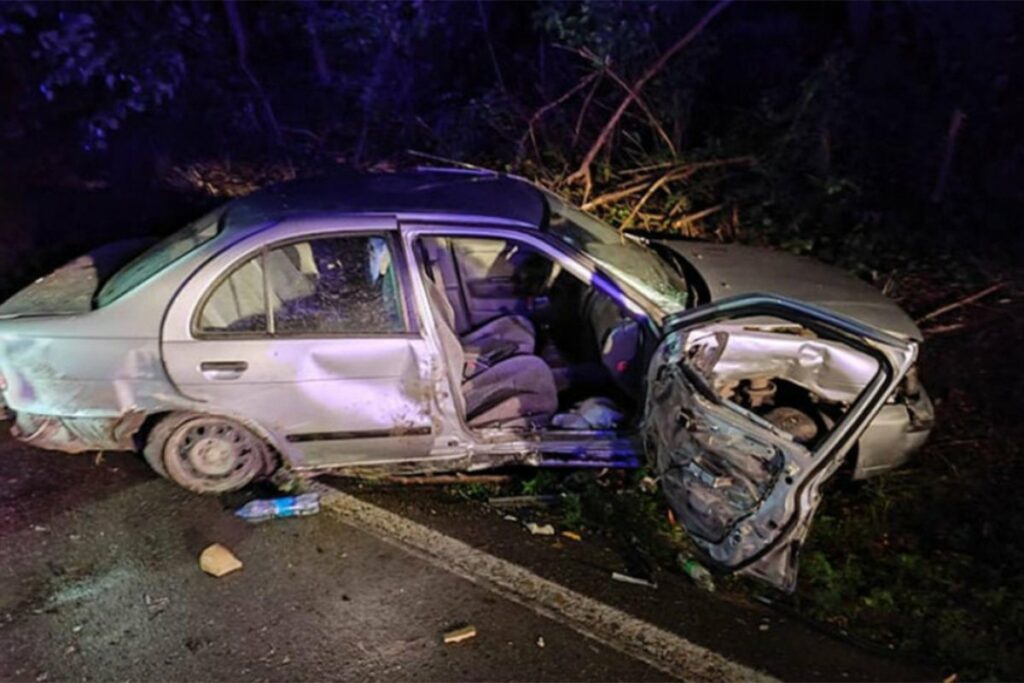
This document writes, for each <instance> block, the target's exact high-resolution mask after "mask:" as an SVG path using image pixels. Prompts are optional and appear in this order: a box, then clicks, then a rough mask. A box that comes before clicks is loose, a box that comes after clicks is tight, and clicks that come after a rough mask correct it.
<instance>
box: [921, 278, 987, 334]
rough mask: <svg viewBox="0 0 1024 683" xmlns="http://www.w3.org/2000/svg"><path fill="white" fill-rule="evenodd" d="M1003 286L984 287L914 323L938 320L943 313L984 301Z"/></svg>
mask: <svg viewBox="0 0 1024 683" xmlns="http://www.w3.org/2000/svg"><path fill="white" fill-rule="evenodd" d="M1005 286H1006V283H1005V282H997V283H996V284H994V285H992V286H990V287H986V288H985V289H983V290H981V291H980V292H975V293H974V294H971V295H970V296H965V297H964V298H962V299H958V300H957V301H954V302H953V303H951V304H946V305H945V306H940V307H939V308H936V309H935V310H934V311H932V312H931V313H928V314H927V315H923V316H921V317H920V318H918V319H917V320H915V321H914V322H915V323H917V324H918V325H920V324H921V323H923V322H924V321H926V320H931V319H932V318H938V317H939V316H940V315H943V314H945V313H949V312H950V311H955V310H956V309H958V308H961V307H963V306H966V305H968V304H973V303H974V302H975V301H978V300H979V299H984V298H985V297H986V296H988V295H989V294H992V293H994V292H998V291H999V290H1000V289H1002V288H1003V287H1005Z"/></svg>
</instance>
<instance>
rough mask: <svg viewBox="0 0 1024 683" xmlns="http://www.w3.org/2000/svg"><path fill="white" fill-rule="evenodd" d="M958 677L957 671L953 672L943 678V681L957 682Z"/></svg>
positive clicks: (943, 682)
mask: <svg viewBox="0 0 1024 683" xmlns="http://www.w3.org/2000/svg"><path fill="white" fill-rule="evenodd" d="M956 679H957V674H956V673H951V674H949V675H948V676H946V677H945V678H943V679H942V683H956Z"/></svg>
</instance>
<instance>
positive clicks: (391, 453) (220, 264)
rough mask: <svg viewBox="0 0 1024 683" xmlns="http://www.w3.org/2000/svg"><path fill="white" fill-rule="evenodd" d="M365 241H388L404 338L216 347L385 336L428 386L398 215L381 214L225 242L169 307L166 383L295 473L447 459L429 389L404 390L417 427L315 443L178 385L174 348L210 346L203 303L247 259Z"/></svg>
mask: <svg viewBox="0 0 1024 683" xmlns="http://www.w3.org/2000/svg"><path fill="white" fill-rule="evenodd" d="M366 234H374V235H381V234H383V235H385V236H386V237H387V238H388V241H389V246H390V248H391V251H392V254H391V260H392V264H393V267H394V268H395V269H396V274H397V276H398V281H399V289H400V290H401V292H400V301H401V306H402V310H403V315H404V318H405V321H406V331H405V332H396V333H388V334H376V333H372V334H359V333H355V332H352V333H344V334H341V333H331V334H313V335H287V336H281V337H271V336H270V335H269V334H267V333H258V334H254V335H245V334H239V335H225V336H219V337H218V338H217V339H216V340H213V341H218V342H231V341H234V342H236V343H238V344H242V343H245V342H246V341H247V340H255V341H259V342H262V343H263V344H264V345H270V344H275V343H283V344H290V343H298V342H304V341H305V342H309V341H316V340H319V341H321V342H322V343H323V344H324V345H328V344H329V343H330V341H331V340H337V341H338V342H339V343H344V342H345V341H351V340H353V339H355V340H360V341H363V342H370V341H372V340H373V339H376V338H382V337H387V338H388V339H389V340H403V341H404V342H406V344H405V346H407V347H408V349H409V353H411V354H413V355H414V356H415V359H416V360H415V364H416V366H417V371H418V372H419V375H420V376H419V377H418V378H415V379H413V378H411V379H410V381H409V383H410V384H414V383H416V381H418V380H422V382H423V383H430V376H429V372H430V368H432V367H433V366H435V365H436V364H437V359H436V358H435V357H434V356H433V355H432V352H431V350H430V347H429V345H428V344H427V342H426V339H425V337H424V333H423V325H422V321H421V317H420V315H419V311H418V310H417V303H416V299H415V297H414V296H413V294H412V290H411V286H410V279H411V278H410V273H409V271H408V261H407V258H406V255H405V252H404V245H403V242H402V240H401V237H400V234H399V230H398V223H397V220H396V219H395V218H394V217H393V216H381V215H374V216H369V215H365V216H364V215H354V216H337V215H330V216H325V215H312V216H298V217H294V218H287V219H284V220H281V221H278V222H275V223H271V224H268V225H267V226H264V227H263V228H260V229H257V230H254V231H246V232H245V233H244V234H242V235H240V236H239V238H237V239H235V240H233V241H231V242H229V243H227V244H226V245H225V246H224V247H223V248H222V249H220V250H219V251H218V252H217V253H216V254H214V255H212V256H211V257H210V258H208V259H207V260H206V261H205V262H204V263H202V264H201V265H200V266H198V267H197V268H196V270H195V271H194V272H193V273H192V275H191V276H190V277H189V278H188V279H187V280H186V281H185V282H184V283H183V284H182V286H181V287H180V288H179V289H178V291H177V292H176V293H175V296H174V297H173V298H172V299H171V302H170V303H169V304H168V307H167V309H166V311H165V314H164V319H163V322H162V325H161V335H160V347H161V358H162V361H163V364H164V367H165V370H166V374H167V376H168V377H169V378H171V381H172V382H173V383H174V384H175V387H176V389H177V390H178V392H179V393H180V394H181V395H182V396H183V397H185V398H186V403H187V405H188V406H189V407H190V408H191V409H193V410H194V409H196V408H197V407H201V411H202V412H210V413H215V414H219V415H225V416H228V417H234V418H236V419H239V420H240V421H243V422H244V423H246V424H249V425H251V426H254V427H257V428H258V431H260V432H261V433H262V434H263V435H264V437H265V438H268V439H269V440H271V441H272V443H273V445H274V446H275V447H276V448H277V449H278V450H279V451H280V452H281V453H282V455H283V456H284V457H285V458H286V460H287V461H288V462H289V464H290V465H291V466H292V467H293V468H295V469H297V470H315V469H321V468H324V469H329V468H330V469H333V468H336V467H343V466H356V465H370V464H382V463H388V462H394V461H396V460H400V461H408V460H424V459H429V458H431V457H435V456H443V455H445V454H444V453H443V452H441V451H443V449H440V450H439V449H437V448H435V446H436V445H437V440H438V439H437V433H436V432H437V430H436V428H435V427H436V425H435V423H436V420H435V411H434V410H433V401H431V400H430V399H429V394H430V393H432V392H431V391H430V390H429V387H423V386H419V388H414V389H409V390H408V391H406V390H405V388H404V386H403V392H404V395H408V396H409V399H410V401H416V402H418V403H417V405H421V406H422V408H423V410H424V413H423V415H421V416H420V418H418V419H417V420H416V424H415V425H414V424H411V420H410V424H403V423H401V422H396V423H395V424H393V425H392V426H391V427H390V428H385V429H380V430H372V431H373V433H353V432H350V431H346V430H344V429H339V430H333V431H328V430H324V431H323V432H321V433H317V434H315V435H313V437H310V436H309V435H308V434H302V433H295V432H294V431H291V430H289V429H288V428H287V427H285V426H282V425H281V424H278V423H276V422H275V421H274V420H272V419H265V418H264V419H257V418H254V417H253V416H252V415H251V414H247V413H246V411H244V410H239V409H238V408H237V407H236V406H233V405H230V402H228V401H223V400H214V401H211V400H209V399H204V398H203V397H202V396H196V395H195V389H194V387H191V388H190V387H188V386H182V384H181V382H180V381H179V380H176V379H175V375H176V374H177V375H178V377H181V373H180V372H178V373H176V372H174V370H173V366H174V365H175V364H176V360H175V359H174V357H173V356H174V354H175V353H176V350H175V349H176V347H178V346H179V345H185V344H200V343H202V342H204V341H211V340H210V339H209V338H208V337H206V336H204V335H200V334H197V330H196V329H195V321H196V320H197V317H198V316H199V315H200V314H201V311H202V306H203V304H204V303H205V301H206V299H207V298H208V297H209V296H211V294H212V292H213V291H214V290H215V289H216V287H217V286H219V284H220V283H221V282H223V280H224V279H225V278H227V277H230V275H231V274H232V273H233V272H234V271H235V269H236V268H238V267H239V266H241V265H243V264H244V263H246V262H247V261H248V260H249V259H251V258H254V257H256V256H257V255H259V254H261V253H266V252H268V251H269V250H270V249H273V248H276V247H278V246H283V245H287V244H290V243H295V242H300V241H303V240H313V239H317V238H331V237H334V238H345V237H354V236H359V235H366ZM392 345H393V346H397V345H400V344H392ZM197 370H198V367H197ZM337 379H339V380H344V377H341V376H339V377H338V378H337ZM431 386H432V385H431ZM190 392H191V393H190ZM396 417H397V415H396ZM314 437H315V438H314ZM320 437H324V438H320ZM333 437H337V438H333ZM311 444H315V445H316V446H317V448H316V449H315V450H314V448H313V446H311ZM334 454H336V457H335V455H334ZM396 454H401V457H399V458H396Z"/></svg>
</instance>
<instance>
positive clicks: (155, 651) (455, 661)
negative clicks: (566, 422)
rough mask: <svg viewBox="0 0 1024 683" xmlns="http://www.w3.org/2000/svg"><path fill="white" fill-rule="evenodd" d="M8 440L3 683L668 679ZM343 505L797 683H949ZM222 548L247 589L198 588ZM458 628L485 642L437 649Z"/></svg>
mask: <svg viewBox="0 0 1024 683" xmlns="http://www.w3.org/2000/svg"><path fill="white" fill-rule="evenodd" d="M5 427H6V426H5V425H0V430H3V436H0V680H4V681H6V680H14V681H43V680H113V679H117V680H121V679H133V680H134V679H140V680H232V681H235V680H240V681H262V680H279V679H302V680H328V679H330V680H348V679H360V680H381V679H386V680H465V681H470V680H502V681H506V680H602V681H603V680H663V679H664V678H665V675H664V674H663V673H661V672H659V671H656V670H653V669H651V668H649V667H647V666H646V665H645V664H642V663H640V662H638V661H634V660H632V659H630V658H629V657H627V656H624V655H623V654H622V653H620V652H618V651H616V650H613V649H611V648H609V647H607V646H605V645H603V644H600V643H597V642H596V641H592V640H589V639H587V638H585V637H584V636H581V635H580V634H579V633H577V632H575V631H573V630H571V629H569V628H568V627H566V626H564V625H562V624H561V623H558V622H556V621H553V620H551V619H548V618H546V617H542V616H539V615H538V614H536V613H534V612H532V611H530V610H528V609H527V608H525V607H522V606H520V605H518V604H516V603H513V602H510V601H509V600H507V599H505V598H502V597H499V596H497V595H495V594H494V593H491V592H489V591H487V590H486V589H485V588H482V587H480V586H479V585H476V584H474V583H471V582H469V581H466V580H464V579H462V578H459V577H457V576H455V575H453V574H451V573H449V572H447V571H445V570H444V569H443V568H439V567H438V566H437V563H436V562H435V563H433V564H428V563H427V562H425V561H423V560H421V559H419V557H418V556H415V555H413V554H410V553H408V552H406V551H405V550H403V549H402V548H401V547H399V546H396V545H394V544H390V543H386V542H383V541H381V540H379V539H378V538H376V537H374V536H371V535H369V534H367V533H365V532H364V531H361V530H359V529H356V528H353V527H351V526H347V525H346V524H344V523H342V521H341V520H340V519H339V518H338V517H336V516H334V515H332V514H328V513H323V514H320V515H318V516H315V517H307V518H303V519H297V520H275V521H272V522H268V523H265V524H261V525H256V526H251V525H248V524H246V523H244V522H242V521H240V520H237V519H236V518H234V516H233V515H232V514H231V508H232V506H233V505H235V504H236V503H237V501H231V500H222V499H218V498H211V497H201V496H195V495H193V494H189V493H187V492H185V491H182V490H179V489H177V488H176V487H175V486H173V485H172V484H170V483H168V482H165V481H163V480H160V479H158V478H156V477H155V475H153V474H151V473H150V472H149V470H148V469H147V468H146V467H145V465H144V464H143V463H142V462H141V460H140V459H138V458H136V457H134V456H132V455H129V454H107V455H106V456H105V457H103V458H102V460H100V461H97V460H96V458H95V456H94V455H93V454H86V455H77V456H71V455H64V454H59V453H49V452H43V451H38V450H35V449H32V448H28V447H26V446H24V445H22V444H19V443H17V442H15V441H13V440H12V439H10V438H9V437H7V436H6V428H5ZM333 483H334V484H335V485H337V484H338V482H333ZM348 489H349V490H350V491H353V490H354V492H356V493H357V495H359V496H360V497H362V498H363V499H365V500H369V501H371V502H373V503H375V504H378V505H381V506H383V507H386V508H388V509H391V510H393V511H396V512H399V513H400V514H402V515H404V516H406V517H408V518H410V519H414V520H416V521H418V522H420V523H421V524H425V525H428V526H431V527H433V528H435V529H438V530H441V531H443V532H444V533H446V534H448V535H450V536H451V537H453V538H458V539H461V540H463V541H465V542H467V543H469V544H470V545H472V546H473V547H475V548H481V549H484V550H486V551H487V552H488V553H491V554H493V555H495V556H498V557H502V558H505V559H508V560H510V561H512V562H515V563H516V564H520V565H522V566H525V567H528V568H529V569H531V570H532V571H534V572H536V573H537V574H538V575H540V576H543V577H545V578H549V579H551V580H554V581H556V582H558V583H561V584H562V585H566V586H571V587H572V588H573V589H574V590H577V591H580V592H582V593H585V594H586V595H588V596H590V597H592V598H596V599H599V600H601V601H603V602H607V603H608V604H610V605H613V606H615V607H617V608H618V609H621V610H623V611H626V612H628V613H630V614H633V615H634V616H637V617H639V618H641V619H644V620H647V621H649V622H651V623H654V624H656V625H658V626H660V627H661V628H664V629H669V630H674V631H675V632H676V633H678V634H679V635H681V636H683V637H684V638H686V639H688V640H691V641H693V642H695V643H698V644H700V645H703V646H705V647H708V648H711V649H713V650H715V651H718V652H722V653H723V654H725V655H726V656H728V657H730V658H732V659H734V660H736V661H738V662H741V663H743V664H746V665H748V666H752V667H754V668H757V669H759V670H763V671H766V672H768V673H770V674H772V675H775V676H778V677H780V678H783V679H789V680H927V679H931V680H936V679H937V678H939V676H938V675H937V673H936V672H933V671H927V670H925V669H922V668H920V667H915V666H909V665H905V664H901V663H898V662H894V661H892V660H889V659H887V658H884V657H879V656H877V655H875V654H871V653H868V652H865V651H862V650H860V649H858V648H856V647H853V646H851V645H850V644H848V643H844V642H841V641H837V640H835V639H833V638H829V637H828V636H825V635H823V634H821V633H819V632H816V631H814V630H813V629H811V628H808V627H806V626H805V625H802V624H800V623H797V622H794V621H793V620H789V619H786V618H782V617H780V616H779V615H778V614H775V613H773V612H771V611H770V610H767V609H766V608H764V607H763V606H757V605H749V604H741V605H737V604H733V603H731V602H729V601H727V600H723V599H722V598H721V597H718V596H709V595H707V594H704V593H701V592H700V591H697V590H696V589H694V588H693V587H692V586H691V585H689V584H688V583H687V582H685V580H683V579H681V578H680V577H673V576H671V575H666V576H661V577H659V586H658V589H657V590H651V589H647V588H643V587H637V586H630V585H625V584H619V583H614V582H611V581H610V580H609V577H610V571H613V570H616V569H623V567H620V566H618V565H617V564H616V563H617V562H620V561H621V559H620V558H619V557H618V556H617V555H616V553H615V552H614V550H613V549H611V548H609V547H608V544H607V543H604V542H602V541H601V540H600V539H597V538H585V539H584V541H582V542H573V541H569V540H566V539H559V538H554V539H552V538H541V537H533V536H530V535H529V534H528V533H525V532H524V531H523V530H522V528H521V527H519V526H518V525H516V524H513V523H511V522H509V521H507V520H504V519H503V518H502V516H501V515H498V514H494V512H493V511H490V510H488V509H487V508H485V507H484V506H482V505H480V504H479V503H473V502H471V501H465V500H462V499H455V498H453V497H451V496H449V495H446V494H444V493H443V492H439V491H433V492H431V491H422V490H421V491H417V490H411V489H409V488H404V489H398V490H393V491H381V490H379V489H361V488H360V487H359V486H358V485H357V486H355V487H352V486H348ZM212 542H219V543H222V544H224V545H226V546H228V547H229V548H231V549H232V550H233V551H234V552H235V553H236V555H237V556H238V557H239V558H240V559H241V560H242V561H243V563H244V565H245V566H244V568H243V570H242V571H240V572H237V573H235V574H233V575H229V576H226V577H223V578H221V579H215V578H212V577H210V576H207V575H205V574H203V573H202V572H201V571H200V570H199V567H198V563H197V557H198V554H199V552H200V551H201V550H202V549H203V548H204V547H205V546H206V545H207V544H209V543H212ZM462 624H472V625H474V626H476V628H477V631H478V636H477V637H476V638H474V639H472V640H469V641H466V642H464V643H461V644H457V645H445V644H443V643H442V635H443V633H444V632H445V630H446V629H449V628H452V627H455V626H459V625H462ZM539 639H543V647H541V646H540V645H539V644H538V640H539Z"/></svg>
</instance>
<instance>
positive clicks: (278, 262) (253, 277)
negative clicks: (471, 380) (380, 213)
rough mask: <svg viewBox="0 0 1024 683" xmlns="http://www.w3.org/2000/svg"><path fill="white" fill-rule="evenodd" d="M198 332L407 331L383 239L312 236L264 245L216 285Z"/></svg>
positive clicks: (278, 333)
mask: <svg viewBox="0 0 1024 683" xmlns="http://www.w3.org/2000/svg"><path fill="white" fill-rule="evenodd" d="M264 287H266V288H267V289H266V290H264ZM268 305H269V316H268V315H267V314H268V310H267V306H268ZM199 331H200V332H205V333H211V332H212V333H224V332H227V333H234V332H242V333H245V332H252V331H263V332H266V333H268V334H272V335H274V336H310V335H317V334H325V335H331V334H400V333H404V332H407V331H408V326H407V324H406V319H405V316H404V314H403V310H402V302H401V291H400V288H399V281H398V277H397V275H396V273H395V267H394V264H393V262H392V255H391V247H390V244H389V242H388V239H387V238H386V237H385V236H383V235H351V236H344V237H320V238H315V239H310V240H306V241H303V242H294V243H291V244H286V245H283V246H280V247H275V248H273V249H270V250H268V251H266V252H265V253H263V254H261V255H259V256H256V257H254V258H253V259H252V260H250V261H249V262H247V263H245V264H244V265H242V266H241V267H239V268H237V269H236V270H235V272H233V273H232V274H231V275H230V276H229V277H228V278H227V279H225V280H224V281H223V282H222V283H221V284H220V285H218V287H217V289H216V290H215V291H214V292H213V294H212V295H211V296H210V297H209V299H208V300H207V302H206V304H205V306H204V307H203V311H202V313H201V315H200V318H199Z"/></svg>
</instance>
